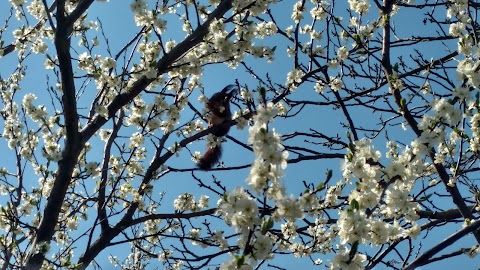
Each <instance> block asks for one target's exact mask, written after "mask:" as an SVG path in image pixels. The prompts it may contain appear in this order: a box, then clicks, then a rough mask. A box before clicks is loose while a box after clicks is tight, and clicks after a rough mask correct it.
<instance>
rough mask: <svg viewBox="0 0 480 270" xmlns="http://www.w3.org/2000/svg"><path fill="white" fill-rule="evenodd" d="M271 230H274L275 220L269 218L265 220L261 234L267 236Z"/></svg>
mask: <svg viewBox="0 0 480 270" xmlns="http://www.w3.org/2000/svg"><path fill="white" fill-rule="evenodd" d="M271 228H273V219H272V218H271V217H268V218H267V219H264V220H263V222H262V226H261V229H260V232H261V233H262V234H263V235H265V234H266V233H267V232H268V231H269V230H270V229H271Z"/></svg>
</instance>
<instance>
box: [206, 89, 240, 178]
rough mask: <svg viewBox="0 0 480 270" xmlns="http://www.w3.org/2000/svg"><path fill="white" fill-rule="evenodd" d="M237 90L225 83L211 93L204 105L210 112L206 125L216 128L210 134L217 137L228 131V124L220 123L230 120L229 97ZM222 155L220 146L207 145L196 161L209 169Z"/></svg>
mask: <svg viewBox="0 0 480 270" xmlns="http://www.w3.org/2000/svg"><path fill="white" fill-rule="evenodd" d="M236 92H237V87H236V86H235V85H227V86H225V88H223V89H222V91H220V92H218V93H215V94H213V96H212V97H211V98H210V99H209V100H208V101H207V103H206V105H205V107H206V108H207V110H208V111H209V112H210V115H209V117H208V127H209V128H211V127H215V126H218V128H217V129H216V130H214V131H212V134H213V135H215V136H217V137H222V136H225V135H227V134H228V132H229V131H230V126H229V125H222V124H223V123H225V122H227V121H230V120H232V111H231V110H230V99H231V98H232V96H233V95H234V94H235V93H236ZM221 156H222V146H221V145H220V144H219V145H217V146H215V147H213V148H211V147H209V146H207V150H206V151H205V154H204V155H203V156H202V157H201V158H200V160H199V161H198V163H197V166H198V168H200V169H201V170H204V171H206V170H209V169H211V168H212V166H213V165H214V164H215V163H217V162H218V161H219V160H220V157H221Z"/></svg>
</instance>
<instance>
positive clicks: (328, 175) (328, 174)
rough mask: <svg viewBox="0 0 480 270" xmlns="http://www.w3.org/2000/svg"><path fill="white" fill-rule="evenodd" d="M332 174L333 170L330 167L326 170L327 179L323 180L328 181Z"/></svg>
mask: <svg viewBox="0 0 480 270" xmlns="http://www.w3.org/2000/svg"><path fill="white" fill-rule="evenodd" d="M332 175H333V171H332V170H330V169H329V170H327V179H326V180H325V182H328V181H330V179H332Z"/></svg>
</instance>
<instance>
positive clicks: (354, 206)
mask: <svg viewBox="0 0 480 270" xmlns="http://www.w3.org/2000/svg"><path fill="white" fill-rule="evenodd" d="M350 209H352V210H358V209H360V204H359V203H358V201H357V200H355V199H352V201H351V202H350Z"/></svg>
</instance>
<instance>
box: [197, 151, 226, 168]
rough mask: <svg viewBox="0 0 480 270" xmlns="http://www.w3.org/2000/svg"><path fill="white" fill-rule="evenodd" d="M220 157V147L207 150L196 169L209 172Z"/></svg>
mask: <svg viewBox="0 0 480 270" xmlns="http://www.w3.org/2000/svg"><path fill="white" fill-rule="evenodd" d="M221 156H222V146H221V145H217V146H215V147H214V148H208V149H207V151H206V152H205V154H204V155H203V157H201V158H200V160H199V161H198V163H197V166H198V168H200V169H201V170H204V171H206V170H210V169H211V168H212V167H213V165H214V164H215V163H217V162H218V161H219V160H220V157H221Z"/></svg>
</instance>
